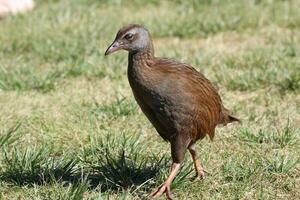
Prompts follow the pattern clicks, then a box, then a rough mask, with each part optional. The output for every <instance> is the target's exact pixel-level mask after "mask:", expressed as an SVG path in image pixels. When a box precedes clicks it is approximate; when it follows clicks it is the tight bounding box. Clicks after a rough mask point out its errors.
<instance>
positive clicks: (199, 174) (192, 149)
mask: <svg viewBox="0 0 300 200" xmlns="http://www.w3.org/2000/svg"><path fill="white" fill-rule="evenodd" d="M188 149H189V152H190V153H191V155H192V158H193V161H194V167H195V170H196V177H199V178H204V176H205V173H204V169H203V167H202V166H201V162H200V160H199V159H198V158H197V153H196V146H195V144H192V145H190V146H189V147H188Z"/></svg>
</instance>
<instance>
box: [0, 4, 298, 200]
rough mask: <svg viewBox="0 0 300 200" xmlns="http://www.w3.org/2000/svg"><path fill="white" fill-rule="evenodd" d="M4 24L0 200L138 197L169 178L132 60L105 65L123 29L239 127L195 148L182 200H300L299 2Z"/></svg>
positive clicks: (177, 186)
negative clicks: (150, 45) (197, 80)
mask: <svg viewBox="0 0 300 200" xmlns="http://www.w3.org/2000/svg"><path fill="white" fill-rule="evenodd" d="M36 4H37V6H36V8H35V10H34V11H33V12H31V13H27V14H26V15H18V16H14V17H8V18H6V19H4V20H1V21H0V24H1V27H5V28H1V29H0V44H1V45H0V58H1V59H0V108H1V109H0V125H1V126H0V199H143V198H146V197H147V196H148V194H149V193H150V192H151V191H153V190H154V189H155V188H156V187H157V186H159V185H160V184H161V183H163V181H164V180H165V178H166V177H167V175H168V172H169V167H170V164H171V156H170V148H169V144H167V143H165V142H164V141H163V140H162V139H161V138H160V137H159V136H158V134H157V133H156V131H155V130H154V128H153V127H152V126H151V124H150V123H149V122H148V120H147V119H146V118H145V117H144V115H143V114H142V112H141V111H140V109H139V107H138V105H137V104H136V102H135V100H134V98H133V96H132V93H131V89H130V87H129V84H128V81H127V77H126V66H127V54H126V53H124V52H123V53H121V52H119V53H116V54H114V55H113V56H111V57H104V52H105V50H106V48H107V47H108V45H109V44H110V43H111V42H112V40H113V39H114V37H115V34H116V32H117V30H118V29H119V28H120V27H121V26H122V25H124V24H128V23H141V24H144V25H145V26H146V27H147V28H148V29H149V30H150V32H151V33H152V35H153V41H154V45H155V50H156V54H157V55H158V56H161V57H171V58H177V59H180V60H182V61H184V62H187V63H190V64H191V65H193V66H195V68H197V70H199V71H201V72H202V73H204V74H205V75H206V76H207V77H208V78H209V79H210V80H212V81H213V82H214V84H215V85H216V86H217V87H218V88H219V92H220V94H221V96H222V99H223V101H224V104H225V106H226V107H228V108H229V109H230V110H232V111H233V112H234V114H235V115H236V116H238V117H239V118H241V119H242V121H243V123H242V124H241V125H238V124H235V125H229V126H228V127H220V128H218V129H217V133H216V138H215V140H214V141H213V142H210V141H209V139H207V138H206V139H204V140H203V141H199V142H198V144H197V145H198V151H199V155H200V158H201V161H202V163H203V165H204V168H205V170H206V171H207V172H208V174H207V176H206V178H205V179H204V180H194V181H193V180H192V177H193V176H194V171H193V165H192V160H191V158H190V156H189V155H188V154H187V155H186V158H185V162H184V166H183V168H182V170H181V172H180V174H179V175H178V177H177V178H176V179H175V181H174V183H173V184H172V189H173V193H174V195H175V197H176V198H177V199H295V200H296V199H299V198H300V193H299V191H300V187H299V186H300V156H299V155H300V150H299V145H300V126H299V124H300V114H299V113H300V57H299V56H300V45H299V44H300V28H299V27H300V14H299V12H298V10H299V9H298V8H299V6H300V3H299V1H297V0H287V1H283V0H269V1H260V0H250V1H243V0H241V1H240V0H233V1H229V0H224V1H223V0H201V1H196V0H187V1H183V0H176V1H158V0H151V1H137V0H133V1H128V0H113V1H104V0H96V1H87V0H74V1H59V0H56V1H41V0H39V1H37V2H36Z"/></svg>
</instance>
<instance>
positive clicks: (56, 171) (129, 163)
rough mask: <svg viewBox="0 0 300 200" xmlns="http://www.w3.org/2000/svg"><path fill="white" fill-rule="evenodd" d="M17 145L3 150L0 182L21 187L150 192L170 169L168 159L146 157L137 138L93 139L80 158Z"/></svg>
mask: <svg viewBox="0 0 300 200" xmlns="http://www.w3.org/2000/svg"><path fill="white" fill-rule="evenodd" d="M16 146H18V145H15V146H14V147H9V146H6V147H2V148H1V150H2V152H1V154H2V155H3V156H1V157H2V158H1V157H0V159H1V166H2V168H1V169H0V181H3V182H7V183H10V184H14V185H18V186H24V185H27V186H33V185H46V184H52V183H57V182H59V183H63V184H64V185H66V186H67V185H70V184H71V185H80V184H81V185H82V184H83V185H88V187H86V188H87V190H88V189H95V188H100V189H101V192H105V191H108V190H109V191H120V190H130V191H137V190H140V189H143V190H147V188H148V189H151V188H152V186H154V185H156V184H155V182H154V181H153V179H158V180H162V179H163V178H164V177H163V176H160V175H162V172H165V171H166V170H168V160H169V159H167V158H166V157H165V156H156V155H151V156H149V155H146V154H145V153H144V151H145V150H146V147H145V146H143V145H142V144H140V143H139V138H138V137H125V136H123V138H122V139H121V138H120V137H119V138H117V137H111V136H107V137H106V138H101V139H100V140H95V139H90V143H89V145H87V146H88V147H86V148H84V149H83V150H82V152H80V153H79V155H66V154H62V155H57V154H54V153H53V151H52V148H51V147H49V146H43V147H37V146H26V147H22V146H18V147H16ZM84 188H85V187H84Z"/></svg>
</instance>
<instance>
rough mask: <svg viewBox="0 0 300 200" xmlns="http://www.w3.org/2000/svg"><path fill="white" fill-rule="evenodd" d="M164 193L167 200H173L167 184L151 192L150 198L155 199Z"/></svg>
mask: <svg viewBox="0 0 300 200" xmlns="http://www.w3.org/2000/svg"><path fill="white" fill-rule="evenodd" d="M164 193H166V196H167V199H169V200H172V199H173V195H172V193H171V189H170V185H169V184H163V185H162V186H160V187H159V188H158V189H157V190H156V191H155V192H153V193H152V194H151V196H152V198H153V199H157V198H159V197H160V196H161V195H162V194H164Z"/></svg>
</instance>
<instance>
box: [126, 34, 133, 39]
mask: <svg viewBox="0 0 300 200" xmlns="http://www.w3.org/2000/svg"><path fill="white" fill-rule="evenodd" d="M124 38H125V39H126V40H131V39H132V38H133V34H132V33H128V34H126V35H125V37H124Z"/></svg>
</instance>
